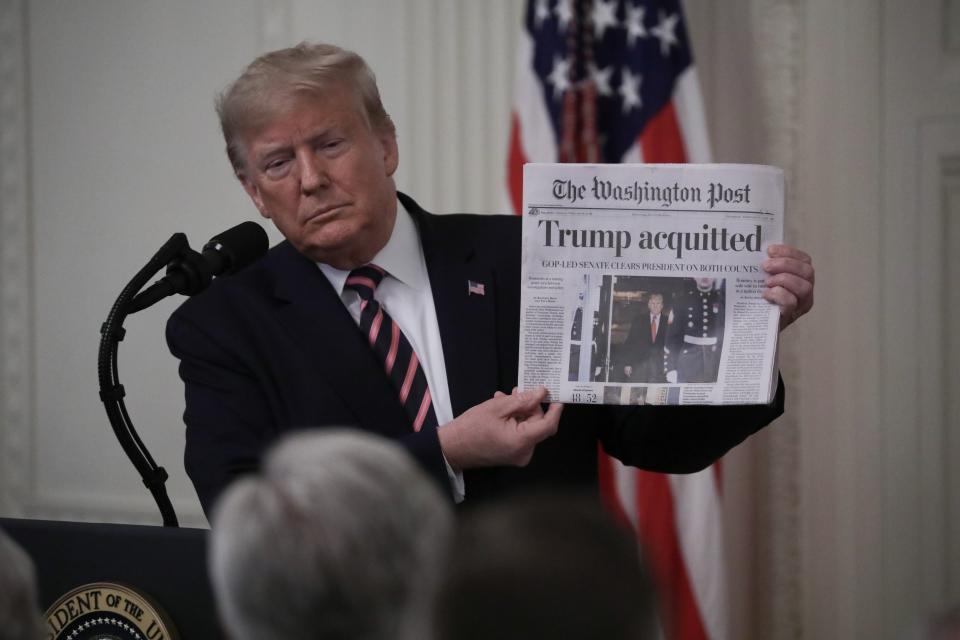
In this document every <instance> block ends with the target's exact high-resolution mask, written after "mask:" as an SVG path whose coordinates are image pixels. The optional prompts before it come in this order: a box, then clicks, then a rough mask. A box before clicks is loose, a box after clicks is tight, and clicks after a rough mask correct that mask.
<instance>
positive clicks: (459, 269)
mask: <svg viewBox="0 0 960 640" xmlns="http://www.w3.org/2000/svg"><path fill="white" fill-rule="evenodd" d="M401 200H402V201H403V204H404V206H405V207H406V208H407V210H408V211H410V214H411V215H412V216H413V219H414V221H415V222H416V223H417V228H418V230H419V232H420V240H421V243H422V246H423V254H424V258H425V259H426V263H427V271H428V272H429V274H430V288H431V289H432V291H433V301H434V306H435V307H436V311H437V323H438V324H439V327H440V340H441V342H442V343H443V359H444V365H445V367H446V370H447V386H448V387H449V389H450V403H451V405H452V407H453V415H454V416H458V415H460V414H461V413H463V412H464V411H466V410H467V409H469V408H470V407H473V406H474V405H477V404H479V403H481V402H483V401H484V400H488V399H490V398H491V397H492V396H493V393H494V392H495V391H496V390H497V388H498V377H497V346H498V345H497V339H496V335H497V331H496V300H497V295H498V291H497V282H496V278H495V273H494V270H493V268H492V266H491V265H490V264H488V263H486V262H484V261H483V260H482V259H480V257H479V256H480V254H479V253H478V252H477V251H475V248H474V245H473V241H474V240H475V238H464V237H463V235H467V234H460V233H456V228H455V225H451V224H450V221H445V222H444V223H443V224H440V221H439V220H438V216H432V215H430V214H428V213H426V212H425V211H423V210H422V209H420V207H419V206H418V205H417V204H416V203H415V202H414V201H413V200H411V199H410V198H407V197H406V196H402V195H401ZM471 284H472V285H473V287H472V291H471Z"/></svg>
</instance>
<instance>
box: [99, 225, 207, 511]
mask: <svg viewBox="0 0 960 640" xmlns="http://www.w3.org/2000/svg"><path fill="white" fill-rule="evenodd" d="M178 258H179V259H180V260H182V261H183V262H185V263H186V264H188V265H196V264H198V261H199V263H202V258H201V256H200V254H199V253H197V252H196V251H193V250H192V249H191V248H190V246H189V245H188V244H187V236H186V235H184V234H183V233H175V234H173V235H172V236H171V237H170V239H169V240H167V241H166V243H164V245H163V246H162V247H160V249H159V250H158V251H157V253H155V254H154V256H153V257H152V258H151V259H150V261H149V262H148V263H147V264H146V265H145V266H144V267H143V268H142V269H140V271H139V272H137V274H136V275H135V276H134V277H133V279H132V280H130V282H129V283H128V284H127V286H126V287H124V288H123V291H121V292H120V295H119V297H117V300H116V302H114V303H113V307H112V308H111V309H110V313H109V315H107V319H106V321H105V322H104V323H103V325H102V326H101V327H100V336H101V339H100V351H99V354H98V357H97V374H98V377H99V380H100V400H101V401H103V404H104V408H105V409H106V411H107V418H108V419H109V420H110V425H111V426H112V427H113V432H114V433H115V434H116V436H117V440H119V442H120V446H121V447H123V450H124V452H126V454H127V457H128V458H129V459H130V462H132V463H133V466H134V467H136V469H137V471H138V472H139V473H140V477H141V478H142V479H143V484H144V485H146V487H147V489H149V490H150V493H151V494H153V498H154V500H156V502H157V506H158V507H159V508H160V514H161V515H162V516H163V526H165V527H177V526H179V524H178V522H177V514H176V513H175V512H174V510H173V505H172V504H171V503H170V498H169V497H168V496H167V489H166V487H165V486H164V485H165V483H166V481H167V478H168V477H169V476H168V474H167V471H166V469H164V468H163V467H160V466H158V465H157V463H156V462H154V460H153V457H152V456H151V455H150V452H149V451H147V447H146V446H145V445H144V444H143V441H142V440H141V439H140V436H139V435H137V432H136V430H135V429H134V428H133V423H132V422H131V421H130V415H129V414H128V413H127V407H126V405H125V404H124V402H123V397H124V395H126V392H125V391H124V388H123V385H122V384H120V381H119V376H118V373H117V350H118V348H119V344H120V341H121V340H123V337H124V334H125V333H126V330H125V329H124V328H123V322H124V320H126V318H127V316H128V315H130V314H132V313H136V312H137V311H140V310H141V309H143V308H145V305H137V306H134V305H132V304H131V301H132V300H133V299H134V297H135V296H136V295H137V293H138V292H139V291H140V290H141V289H142V288H143V287H144V285H146V284H147V282H149V280H150V279H151V278H152V277H153V276H155V275H156V274H157V273H158V272H159V271H160V270H161V269H163V268H164V267H165V266H168V265H170V264H171V263H172V262H173V261H174V260H175V259H178Z"/></svg>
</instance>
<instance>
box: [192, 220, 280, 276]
mask: <svg viewBox="0 0 960 640" xmlns="http://www.w3.org/2000/svg"><path fill="white" fill-rule="evenodd" d="M268 244H269V241H268V240H267V232H266V231H264V230H263V227H261V226H260V225H259V224H257V223H256V222H252V221H250V220H248V221H246V222H241V223H240V224H238V225H237V226H235V227H231V228H230V229H227V230H226V231H224V232H223V233H220V234H217V235H215V236H214V237H213V238H211V239H210V242H208V243H207V244H206V245H205V246H204V247H203V253H204V255H207V253H208V251H213V252H216V253H217V254H218V255H219V257H221V258H222V259H223V260H224V265H223V270H222V271H220V272H217V273H214V275H220V273H234V272H236V271H239V270H240V269H243V268H244V267H245V266H247V265H248V264H250V263H252V262H254V261H255V260H257V259H259V258H260V257H261V256H263V255H264V254H265V253H266V252H267V245H268Z"/></svg>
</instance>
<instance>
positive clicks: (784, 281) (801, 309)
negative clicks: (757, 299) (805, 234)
mask: <svg viewBox="0 0 960 640" xmlns="http://www.w3.org/2000/svg"><path fill="white" fill-rule="evenodd" d="M767 256H769V257H768V258H767V259H766V260H764V262H763V270H764V271H766V272H767V289H766V291H764V292H763V297H764V299H765V300H768V301H770V302H772V303H774V304H776V305H777V306H779V307H780V330H781V331H783V330H784V329H785V328H786V327H787V326H788V325H789V324H791V323H792V322H793V321H794V320H796V319H797V318H799V317H800V316H802V315H803V314H805V313H806V312H807V311H810V308H811V307H813V282H814V279H815V278H814V276H815V274H814V270H813V261H812V260H811V259H810V256H808V255H807V254H806V253H804V252H803V251H800V250H799V249H795V248H794V247H791V246H789V245H786V244H772V245H770V246H769V247H767Z"/></svg>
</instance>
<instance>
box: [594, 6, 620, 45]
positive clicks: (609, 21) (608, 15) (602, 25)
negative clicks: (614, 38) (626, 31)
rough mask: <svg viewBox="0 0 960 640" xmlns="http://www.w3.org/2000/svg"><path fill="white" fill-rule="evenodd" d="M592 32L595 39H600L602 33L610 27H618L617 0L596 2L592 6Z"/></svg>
mask: <svg viewBox="0 0 960 640" xmlns="http://www.w3.org/2000/svg"><path fill="white" fill-rule="evenodd" d="M591 17H592V18H593V31H594V33H595V34H596V36H597V39H598V40H599V39H602V38H603V34H604V32H605V31H606V30H607V29H608V28H610V27H617V26H619V25H618V23H617V0H607V1H606V2H604V0H596V4H594V5H593V16H591Z"/></svg>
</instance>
